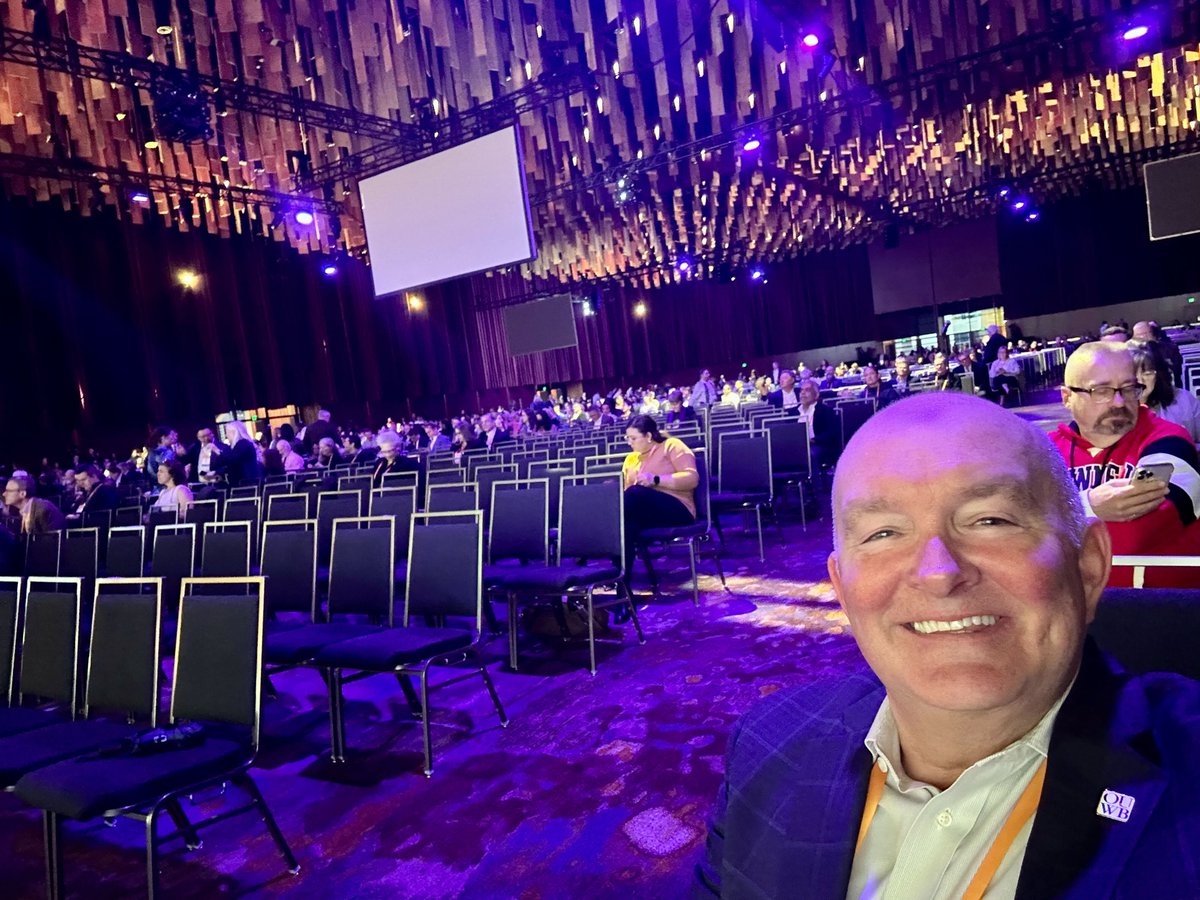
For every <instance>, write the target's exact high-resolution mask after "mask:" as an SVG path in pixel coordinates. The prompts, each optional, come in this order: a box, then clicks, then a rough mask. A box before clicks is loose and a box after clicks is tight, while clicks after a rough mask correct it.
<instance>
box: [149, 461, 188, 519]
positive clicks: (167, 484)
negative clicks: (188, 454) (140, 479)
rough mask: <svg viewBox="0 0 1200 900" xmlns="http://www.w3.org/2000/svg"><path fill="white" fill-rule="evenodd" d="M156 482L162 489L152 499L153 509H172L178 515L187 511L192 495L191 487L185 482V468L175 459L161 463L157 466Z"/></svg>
mask: <svg viewBox="0 0 1200 900" xmlns="http://www.w3.org/2000/svg"><path fill="white" fill-rule="evenodd" d="M158 483H159V485H160V486H161V487H162V490H161V491H159V492H158V499H157V500H155V501H154V508H155V509H174V510H177V511H178V512H179V513H180V515H182V514H183V513H185V512H187V508H188V507H189V506H191V504H192V501H193V499H194V498H193V497H192V489H191V488H189V487H188V484H187V470H186V469H185V468H184V467H183V463H181V462H180V461H179V460H177V459H173V460H171V461H170V462H165V463H161V464H160V465H159V467H158Z"/></svg>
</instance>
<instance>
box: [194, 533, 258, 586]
mask: <svg viewBox="0 0 1200 900" xmlns="http://www.w3.org/2000/svg"><path fill="white" fill-rule="evenodd" d="M249 574H250V523H249V522H206V523H205V524H204V549H203V550H201V551H200V576H201V577H202V578H245V577H246V576H248V575H249Z"/></svg>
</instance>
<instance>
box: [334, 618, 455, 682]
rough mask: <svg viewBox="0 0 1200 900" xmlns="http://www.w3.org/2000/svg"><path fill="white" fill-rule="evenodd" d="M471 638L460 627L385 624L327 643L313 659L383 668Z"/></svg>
mask: <svg viewBox="0 0 1200 900" xmlns="http://www.w3.org/2000/svg"><path fill="white" fill-rule="evenodd" d="M472 640H474V638H473V637H472V635H471V634H470V633H469V632H466V631H463V630H461V629H459V628H419V627H413V628H388V629H385V630H383V631H380V632H378V633H376V634H368V635H365V636H364V637H360V638H354V639H353V640H349V641H338V642H337V643H336V644H327V645H326V646H324V647H322V648H321V649H320V650H318V651H317V654H316V656H315V657H314V658H313V662H314V663H315V664H316V665H318V666H329V667H330V668H335V669H360V670H363V671H380V672H386V671H390V670H391V669H394V668H396V666H398V665H401V664H403V663H411V662H419V661H420V660H423V659H429V658H430V657H431V656H439V655H441V654H443V653H449V652H450V651H451V650H458V649H461V648H462V647H466V646H469V645H470V643H471V642H472Z"/></svg>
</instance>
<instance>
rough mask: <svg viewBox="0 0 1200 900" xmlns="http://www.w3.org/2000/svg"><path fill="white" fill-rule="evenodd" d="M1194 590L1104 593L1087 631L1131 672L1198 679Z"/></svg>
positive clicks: (1199, 619)
mask: <svg viewBox="0 0 1200 900" xmlns="http://www.w3.org/2000/svg"><path fill="white" fill-rule="evenodd" d="M1196 594H1197V592H1196V590H1195V589H1194V588H1152V587H1151V588H1142V587H1133V588H1106V589H1105V591H1104V594H1103V595H1102V596H1101V598H1100V603H1099V605H1098V606H1097V607H1096V618H1095V620H1094V621H1093V622H1092V624H1091V625H1090V626H1089V628H1088V633H1089V634H1091V636H1092V637H1094V638H1095V639H1096V640H1097V641H1098V642H1099V643H1100V646H1101V647H1103V648H1104V649H1105V650H1106V651H1108V652H1109V653H1111V654H1112V655H1113V656H1115V657H1116V658H1117V661H1118V662H1119V663H1120V664H1121V667H1122V668H1124V669H1127V670H1128V671H1130V672H1136V673H1139V674H1140V673H1144V672H1177V673H1179V674H1180V675H1186V676H1187V677H1188V678H1200V654H1197V653H1196V646H1197V642H1198V641H1200V604H1198V603H1197V602H1196Z"/></svg>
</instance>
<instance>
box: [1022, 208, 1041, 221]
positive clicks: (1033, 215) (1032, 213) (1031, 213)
mask: <svg viewBox="0 0 1200 900" xmlns="http://www.w3.org/2000/svg"><path fill="white" fill-rule="evenodd" d="M1041 217H1042V214H1041V213H1039V212H1038V211H1037V210H1036V209H1031V210H1030V211H1029V213H1028V215H1026V216H1025V221H1026V222H1036V221H1037V220H1038V219H1040V218H1041Z"/></svg>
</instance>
